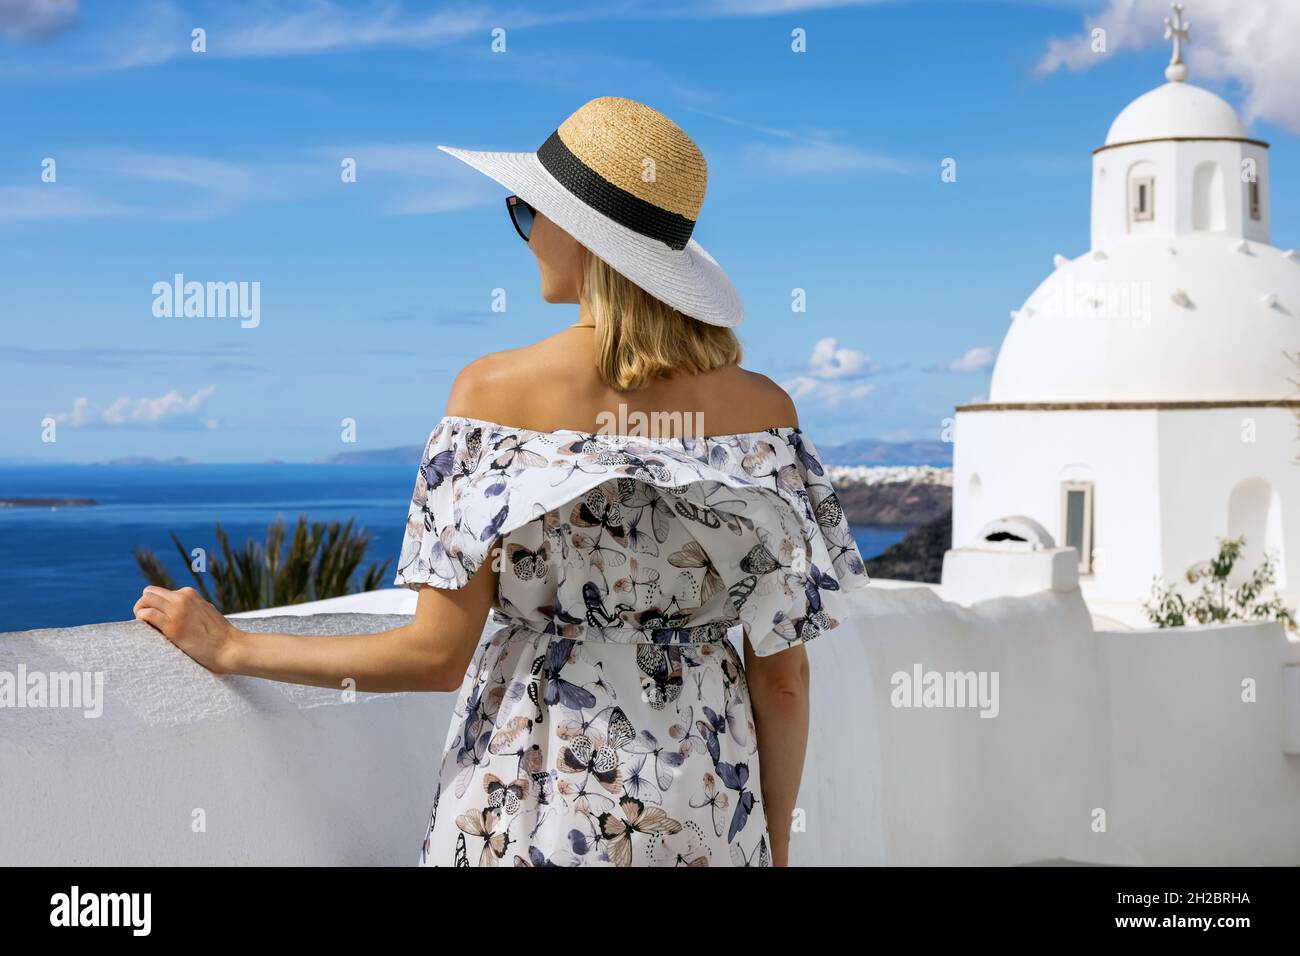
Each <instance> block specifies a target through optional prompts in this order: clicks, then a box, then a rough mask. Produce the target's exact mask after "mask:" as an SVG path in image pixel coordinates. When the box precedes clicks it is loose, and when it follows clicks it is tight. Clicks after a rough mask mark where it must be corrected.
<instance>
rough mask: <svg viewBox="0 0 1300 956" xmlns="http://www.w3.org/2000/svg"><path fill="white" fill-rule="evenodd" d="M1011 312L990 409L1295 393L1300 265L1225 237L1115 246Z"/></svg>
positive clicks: (1136, 239)
mask: <svg viewBox="0 0 1300 956" xmlns="http://www.w3.org/2000/svg"><path fill="white" fill-rule="evenodd" d="M1058 263H1059V265H1058V267H1057V269H1056V271H1055V272H1053V273H1052V275H1050V276H1049V277H1048V278H1047V279H1046V280H1044V281H1043V283H1042V284H1041V285H1039V287H1038V288H1037V289H1036V290H1034V293H1033V294H1032V295H1031V296H1030V297H1029V299H1028V300H1027V301H1026V302H1025V305H1024V307H1023V308H1021V309H1020V310H1018V311H1017V312H1016V313H1014V318H1013V320H1012V323H1011V328H1010V329H1009V330H1008V332H1007V335H1006V338H1005V340H1004V341H1003V343H1002V349H1001V351H1000V352H999V353H998V359H997V364H996V365H995V366H994V369H993V380H992V383H991V385H990V388H989V399H988V400H989V402H992V403H1002V402H1035V403H1037V402H1131V401H1202V402H1203V401H1235V400H1241V399H1248V400H1259V399H1279V398H1293V397H1294V396H1295V394H1296V386H1295V385H1293V384H1292V383H1291V382H1290V379H1291V378H1293V377H1295V376H1296V369H1295V366H1294V365H1293V364H1292V363H1291V362H1290V361H1289V360H1288V359H1287V357H1286V354H1285V353H1296V352H1300V261H1297V254H1295V253H1283V252H1282V251H1281V250H1279V249H1277V248H1276V247H1274V246H1271V245H1268V244H1267V243H1261V242H1248V241H1246V240H1243V239H1240V238H1234V237H1231V236H1227V235H1224V234H1222V233H1218V234H1214V233H1210V234H1204V233H1202V234H1191V235H1185V236H1179V237H1177V238H1169V237H1157V236H1131V237H1127V238H1123V239H1117V240H1115V241H1114V242H1113V243H1111V244H1108V245H1107V246H1105V247H1103V248H1099V249H1095V250H1092V251H1090V252H1086V253H1084V254H1083V255H1082V256H1080V257H1078V258H1077V259H1074V260H1066V259H1063V258H1062V259H1059V260H1058Z"/></svg>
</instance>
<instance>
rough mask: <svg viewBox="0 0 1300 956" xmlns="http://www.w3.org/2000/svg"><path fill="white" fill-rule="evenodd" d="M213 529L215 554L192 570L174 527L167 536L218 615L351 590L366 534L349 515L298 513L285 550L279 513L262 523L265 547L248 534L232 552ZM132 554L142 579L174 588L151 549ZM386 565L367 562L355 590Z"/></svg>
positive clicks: (376, 579)
mask: <svg viewBox="0 0 1300 956" xmlns="http://www.w3.org/2000/svg"><path fill="white" fill-rule="evenodd" d="M216 532H217V542H218V543H219V544H220V546H221V554H220V555H215V554H214V555H209V557H208V569H207V571H206V572H199V571H195V570H194V567H193V565H192V564H191V559H190V551H189V550H188V549H187V548H186V547H185V546H184V545H182V544H181V541H180V538H178V537H177V536H176V534H175V532H172V533H171V539H172V543H173V544H175V545H176V550H177V551H179V552H180V555H181V560H182V561H183V562H184V564H185V567H187V568H189V570H190V576H191V577H192V578H193V579H194V586H195V588H196V589H197V590H198V592H199V593H200V594H202V595H203V596H204V597H205V598H206V599H207V600H209V601H211V602H212V603H213V604H214V605H215V606H216V607H217V609H218V610H219V611H221V612H222V613H223V614H234V613H237V612H239V611H257V610H261V609H262V608H267V607H282V606H284V605H286V604H302V603H303V602H305V601H319V600H321V599H323V598H330V597H339V596H341V595H344V594H352V593H355V591H354V589H353V587H352V578H353V575H354V574H356V572H357V569H358V568H359V567H360V566H361V561H362V559H363V558H364V557H365V553H366V549H367V548H368V547H369V545H370V535H369V534H367V533H366V532H365V531H363V530H360V529H356V530H354V529H353V527H352V522H351V521H350V520H349V521H348V523H347V524H345V525H340V524H339V523H338V522H337V521H332V522H330V523H329V524H321V523H319V522H312V523H311V524H310V525H308V523H307V516H306V515H301V516H299V518H298V523H297V524H296V525H295V526H294V529H293V536H292V537H291V538H289V542H288V544H289V546H288V551H287V552H286V551H285V547H284V545H285V526H284V521H283V520H281V519H280V518H276V519H275V521H274V522H273V523H272V524H271V525H270V526H268V527H267V529H266V544H265V546H263V545H260V544H258V543H257V542H256V541H254V540H253V539H251V538H250V539H249V540H248V542H247V543H246V544H245V545H244V548H243V550H242V551H234V550H232V549H231V547H230V541H229V539H228V538H227V536H226V532H225V529H223V528H222V527H221V525H220V524H218V525H217V526H216ZM134 553H135V560H136V563H137V564H139V565H140V570H141V572H143V574H144V576H145V580H147V581H148V582H149V583H150V584H155V585H157V586H159V587H164V588H168V589H170V590H175V588H176V582H175V580H174V579H173V578H172V576H171V574H170V573H168V571H167V569H166V568H165V567H164V566H163V563H162V561H161V560H159V558H158V556H157V555H156V554H154V553H153V551H151V550H149V549H148V548H136V549H135V552H134ZM388 565H389V562H388V561H385V562H384V563H383V564H382V565H376V564H374V563H371V565H370V566H369V567H368V568H366V569H365V572H364V574H363V576H362V579H361V582H360V587H358V588H356V589H355V590H356V591H373V590H375V589H376V588H378V587H380V586H381V585H382V584H383V581H384V579H385V578H386V577H387V576H388ZM209 581H211V583H212V590H211V591H210V590H209V589H208V582H209Z"/></svg>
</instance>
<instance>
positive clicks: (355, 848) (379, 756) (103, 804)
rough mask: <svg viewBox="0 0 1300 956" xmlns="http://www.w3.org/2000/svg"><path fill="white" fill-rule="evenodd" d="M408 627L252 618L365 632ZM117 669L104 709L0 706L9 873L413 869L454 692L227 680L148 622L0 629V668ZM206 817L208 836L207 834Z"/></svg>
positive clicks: (0, 851)
mask: <svg viewBox="0 0 1300 956" xmlns="http://www.w3.org/2000/svg"><path fill="white" fill-rule="evenodd" d="M406 621H407V618H405V617H400V616H396V617H390V616H385V615H375V614H320V615H314V616H311V617H301V616H284V617H261V618H257V619H253V620H241V621H240V622H239V626H240V627H242V628H244V629H245V630H249V631H287V632H292V633H302V634H320V635H325V634H351V633H365V632H369V631H378V630H383V629H384V628H388V627H394V626H397V625H399V624H402V623H405V622H406ZM20 664H21V665H24V666H25V667H26V669H27V671H28V672H29V673H30V672H33V671H44V672H67V671H77V672H83V671H88V672H95V671H99V672H102V673H103V674H104V698H105V703H104V707H103V715H102V716H100V717H98V718H91V719H88V718H86V717H83V716H82V712H81V711H79V710H69V709H48V708H46V709H26V708H25V709H12V708H5V709H0V768H2V769H0V813H3V815H4V818H5V823H4V826H3V827H0V864H3V865H12V864H95V865H100V864H122V865H151V864H160V863H174V864H184V865H222V864H286V865H293V864H308V865H313V864H322V865H327V864H362V865H369V864H374V865H385V864H398V865H410V864H413V863H414V862H415V861H416V860H417V859H418V857H419V851H420V841H421V840H422V838H423V832H424V831H423V827H424V825H425V823H426V822H427V817H428V813H429V808H430V805H431V802H432V798H433V780H434V773H435V770H436V763H437V758H438V753H437V751H438V749H439V747H440V746H441V744H442V742H443V739H444V736H445V734H446V728H447V723H448V721H449V720H450V717H451V707H452V703H453V701H452V698H451V696H450V695H447V694H357V695H355V698H354V699H352V700H351V701H350V702H349V701H347V700H345V698H344V695H343V694H342V693H341V692H339V691H333V690H325V689H320V688H312V687H300V686H296V685H290V684H279V683H275V682H272V681H263V680H257V679H254V678H245V677H217V676H214V675H213V674H211V673H209V672H208V671H206V670H204V669H203V668H201V667H199V665H197V664H196V663H194V662H193V661H192V660H190V659H189V658H188V657H187V656H185V654H183V653H182V652H181V651H179V650H177V649H176V648H175V647H174V646H172V645H171V644H170V643H168V642H167V641H166V640H164V639H163V638H162V637H161V636H160V635H159V634H158V633H157V632H156V631H154V630H153V629H152V628H150V627H148V625H145V624H140V623H136V622H127V623H118V624H101V625H96V626H90V627H78V628H68V629H53V630H41V631H25V632H21V633H17V634H8V635H0V672H10V673H13V672H15V671H16V670H17V668H18V666H19V665H20ZM196 810H201V811H202V812H203V813H204V814H205V816H206V821H205V822H206V832H198V833H195V832H193V825H194V818H195V813H196Z"/></svg>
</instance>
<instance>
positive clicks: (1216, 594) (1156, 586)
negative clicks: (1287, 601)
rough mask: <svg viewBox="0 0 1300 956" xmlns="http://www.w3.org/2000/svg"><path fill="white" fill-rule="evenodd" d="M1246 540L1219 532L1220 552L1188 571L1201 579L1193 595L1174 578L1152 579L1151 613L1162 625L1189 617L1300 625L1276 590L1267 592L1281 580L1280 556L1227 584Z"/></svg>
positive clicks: (1177, 624) (1180, 624)
mask: <svg viewBox="0 0 1300 956" xmlns="http://www.w3.org/2000/svg"><path fill="white" fill-rule="evenodd" d="M1245 546H1246V539H1245V538H1220V539H1219V553H1218V554H1217V555H1215V556H1214V557H1213V558H1211V559H1210V560H1209V561H1203V562H1201V563H1200V564H1197V565H1194V566H1192V567H1191V568H1189V569H1188V571H1187V575H1186V577H1187V582H1188V583H1189V584H1196V583H1197V582H1198V581H1199V582H1200V584H1201V590H1200V592H1199V593H1198V594H1196V595H1195V596H1194V597H1193V598H1192V599H1191V600H1188V599H1187V598H1185V597H1183V595H1181V594H1180V593H1178V589H1177V588H1176V587H1175V586H1174V585H1172V584H1165V583H1164V582H1163V581H1161V580H1160V579H1159V578H1156V579H1155V580H1154V581H1153V582H1152V585H1151V599H1150V600H1149V601H1147V602H1146V604H1145V605H1144V607H1145V609H1146V612H1147V618H1148V619H1149V620H1150V621H1151V623H1152V624H1154V625H1156V626H1157V627H1183V626H1184V625H1186V624H1187V623H1188V622H1189V621H1193V622H1195V623H1197V624H1216V623H1218V622H1220V621H1259V620H1266V621H1267V620H1273V621H1282V622H1283V623H1285V624H1286V626H1287V629H1288V630H1295V629H1296V619H1295V615H1294V614H1293V613H1292V612H1291V611H1290V610H1289V609H1287V608H1286V607H1285V606H1284V605H1283V604H1282V599H1281V597H1279V596H1278V595H1276V594H1274V595H1273V596H1272V597H1271V598H1267V599H1266V598H1265V597H1264V592H1265V591H1267V590H1268V589H1269V588H1270V587H1272V586H1273V585H1274V584H1275V583H1276V570H1277V567H1276V559H1275V558H1274V556H1273V555H1272V554H1271V553H1268V554H1265V555H1264V560H1263V562H1262V563H1261V564H1260V566H1259V567H1258V568H1256V569H1255V570H1254V571H1253V572H1252V573H1251V575H1250V577H1248V578H1247V579H1246V580H1245V581H1243V582H1241V583H1240V584H1238V585H1237V586H1236V587H1235V588H1234V587H1230V586H1229V584H1228V576H1229V575H1230V574H1231V573H1232V568H1233V565H1235V564H1236V563H1237V560H1238V559H1239V558H1240V557H1241V552H1242V549H1243V548H1244V547H1245Z"/></svg>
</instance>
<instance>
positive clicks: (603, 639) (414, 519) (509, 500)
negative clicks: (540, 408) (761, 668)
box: [396, 417, 868, 866]
mask: <svg viewBox="0 0 1300 956" xmlns="http://www.w3.org/2000/svg"><path fill="white" fill-rule="evenodd" d="M485 561H493V562H494V563H495V565H496V567H497V568H498V569H499V571H500V586H499V589H498V592H497V597H496V600H495V602H494V604H493V610H492V621H493V622H494V623H495V624H496V625H499V626H498V627H496V628H495V629H492V628H488V629H485V637H484V639H483V641H482V643H481V644H480V645H479V647H478V649H477V650H476V652H475V655H474V658H473V661H472V663H471V664H470V667H469V669H468V671H467V672H466V674H465V679H464V682H463V684H462V686H461V689H460V692H459V696H458V698H457V702H456V707H455V713H454V717H453V719H452V723H451V727H450V728H449V729H448V733H447V738H446V744H445V748H444V751H443V756H442V762H441V766H440V770H439V773H438V777H437V784H436V790H435V793H434V795H433V809H432V812H431V814H430V818H429V825H428V828H427V831H426V833H425V836H424V843H423V846H422V847H421V848H420V853H419V863H420V864H422V865H436V866H499V865H506V866H510V865H514V866H589V865H615V866H633V865H635V866H766V865H770V854H769V850H768V836H767V820H766V818H765V814H764V810H763V803H762V792H761V788H760V776H759V765H758V745H757V740H756V735H755V731H754V717H753V713H752V710H751V707H750V699H749V691H748V687H747V684H746V679H745V670H744V665H743V660H742V657H741V655H740V654H739V653H738V651H737V648H736V645H735V643H734V642H733V641H734V639H737V638H738V637H739V635H740V634H741V633H742V632H743V633H744V634H745V635H746V636H747V637H748V638H749V640H750V643H751V644H752V646H753V649H754V653H755V654H758V655H767V654H775V653H779V652H780V651H782V650H785V649H786V648H789V647H792V646H794V645H796V644H801V643H804V642H807V641H809V640H811V639H812V638H814V637H816V636H817V635H819V634H821V633H823V632H825V631H829V630H831V629H833V628H835V627H836V626H837V624H838V623H839V622H840V621H842V620H843V619H844V616H845V605H844V595H845V592H846V591H847V590H849V589H851V588H855V587H860V586H862V585H865V584H866V583H867V581H868V577H867V574H866V571H865V569H864V568H863V564H862V558H861V556H860V555H859V554H858V550H857V548H856V546H855V544H854V541H853V537H852V535H851V533H850V530H849V526H848V523H847V521H846V520H845V516H844V512H843V510H842V509H841V507H840V503H839V500H838V499H837V497H836V495H835V492H834V490H833V488H832V487H831V482H830V477H829V475H828V474H827V470H826V468H825V467H824V466H823V464H822V462H821V461H820V460H819V458H818V456H817V452H816V450H815V449H814V447H813V445H812V442H811V441H809V439H808V438H807V437H806V436H805V435H804V434H803V433H802V431H800V429H798V428H789V427H785V428H772V429H769V430H767V431H760V432H753V433H746V434H736V435H724V436H717V437H709V438H705V437H701V438H672V439H646V438H636V437H628V436H607V435H591V434H585V433H582V432H578V431H568V430H560V431H553V432H538V431H528V430H526V429H522V428H514V427H508V426H504V425H499V424H496V423H493V422H488V421H481V420H477V419H471V418H463V417H448V418H444V419H443V420H442V421H441V422H439V423H438V425H437V427H436V428H435V429H434V430H433V433H432V435H431V436H430V438H429V441H428V444H427V446H426V448H425V451H424V455H423V460H422V463H421V465H420V471H419V474H418V476H417V478H416V482H415V491H414V494H413V496H412V499H411V507H410V513H409V518H408V521H407V528H406V535H405V540H404V542H403V546H402V552H401V557H400V560H399V566H398V571H397V581H396V583H397V584H399V585H404V586H407V587H411V588H421V587H424V586H433V587H440V588H460V587H464V586H465V584H467V583H468V581H469V579H470V577H471V576H472V575H473V574H474V573H475V571H477V570H478V569H479V567H480V566H481V565H482V564H483V563H484V562H485Z"/></svg>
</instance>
